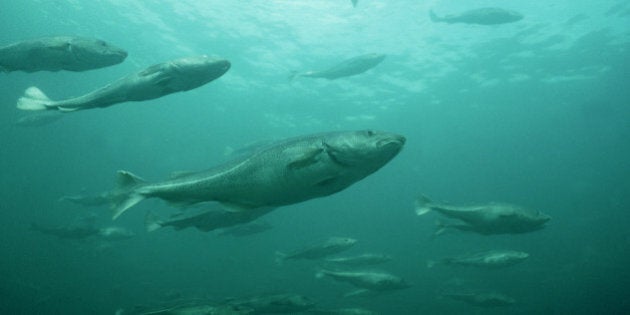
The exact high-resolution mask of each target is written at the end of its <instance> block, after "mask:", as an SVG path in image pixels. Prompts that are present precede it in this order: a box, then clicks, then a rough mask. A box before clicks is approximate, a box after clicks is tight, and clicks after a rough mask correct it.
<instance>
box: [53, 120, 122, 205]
mask: <svg viewBox="0 0 630 315" xmlns="http://www.w3.org/2000/svg"><path fill="white" fill-rule="evenodd" d="M51 113H55V114H57V115H61V114H58V113H56V112H51ZM111 198H112V196H111V194H110V193H109V192H105V193H101V194H98V195H72V196H62V197H61V198H59V201H67V202H71V203H74V204H78V205H82V206H87V207H98V206H104V205H109V204H110V203H111Z"/></svg>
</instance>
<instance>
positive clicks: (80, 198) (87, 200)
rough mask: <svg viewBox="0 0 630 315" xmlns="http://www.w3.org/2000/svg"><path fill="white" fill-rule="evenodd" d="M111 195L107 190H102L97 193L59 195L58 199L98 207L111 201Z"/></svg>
mask: <svg viewBox="0 0 630 315" xmlns="http://www.w3.org/2000/svg"><path fill="white" fill-rule="evenodd" d="M111 197H112V196H110V193H109V192H104V193H101V194H98V195H93V196H92V195H67V196H61V197H60V198H59V201H67V202H71V203H74V204H78V205H81V206H86V207H99V206H106V205H109V204H110V203H111Z"/></svg>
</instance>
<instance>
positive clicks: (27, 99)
mask: <svg viewBox="0 0 630 315" xmlns="http://www.w3.org/2000/svg"><path fill="white" fill-rule="evenodd" d="M229 69H230V62H229V61H227V60H225V59H220V58H214V57H208V56H206V55H200V56H192V57H185V58H180V59H175V60H171V61H167V62H164V63H160V64H156V65H153V66H150V67H148V68H146V69H144V70H141V71H138V72H135V73H132V74H129V75H127V76H124V77H122V78H120V79H118V80H116V81H114V82H112V83H110V84H107V85H105V86H103V87H101V88H98V89H96V90H94V91H92V92H89V93H87V94H84V95H81V96H78V97H73V98H69V99H65V100H60V101H53V100H51V99H50V98H48V96H46V94H44V92H42V91H41V90H40V89H38V88H37V87H34V86H31V87H29V88H27V89H26V91H25V92H24V96H22V97H21V98H20V99H18V102H17V108H18V109H21V110H33V111H37V110H57V111H60V112H63V113H66V112H73V111H78V110H85V109H91V108H104V107H109V106H112V105H115V104H119V103H125V102H140V101H146V100H151V99H156V98H159V97H162V96H165V95H169V94H172V93H176V92H183V91H188V90H191V89H194V88H197V87H200V86H202V85H204V84H206V83H209V82H210V81H213V80H215V79H218V78H219V77H221V76H222V75H223V74H225V73H226V72H227V71H228V70H229Z"/></svg>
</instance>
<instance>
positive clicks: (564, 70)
mask: <svg viewBox="0 0 630 315" xmlns="http://www.w3.org/2000/svg"><path fill="white" fill-rule="evenodd" d="M486 6H500V7H504V8H506V9H510V10H515V11H518V12H520V13H522V14H523V15H524V18H523V19H522V20H521V21H518V22H515V23H510V24H504V25H492V26H484V25H470V24H446V23H433V22H431V20H430V19H429V16H428V12H429V10H430V9H433V10H435V11H436V12H437V13H439V14H441V15H445V14H450V13H457V12H462V11H465V10H469V9H474V8H478V7H486ZM0 7H1V8H0V29H2V32H0V46H2V45H5V44H9V43H12V42H16V41H20V40H25V39H31V38H37V37H42V36H56V35H76V36H86V37H95V38H100V39H103V40H106V41H108V42H111V43H113V44H115V45H117V46H119V47H122V48H124V49H126V50H127V51H128V52H129V57H128V58H127V59H126V60H125V62H123V63H122V64H120V65H116V66H112V67H108V68H103V69H98V70H92V71H88V72H81V73H74V72H56V73H54V72H38V73H28V74H27V73H20V72H15V73H9V74H0V92H1V93H0V101H1V103H2V104H4V106H2V108H0V174H1V175H0V188H1V189H0V200H1V202H0V205H1V206H0V208H1V217H0V218H1V219H0V220H1V221H0V222H2V228H0V235H1V239H2V241H1V242H0V257H2V258H1V259H0V279H2V280H1V281H0V313H3V314H113V313H114V312H116V311H117V310H120V309H124V310H129V309H132V308H133V307H134V305H152V304H155V305H160V304H161V303H164V302H165V301H168V300H169V299H174V298H180V297H181V298H192V297H207V298H212V299H216V300H221V299H226V298H230V297H242V296H254V295H262V294H270V293H283V292H289V293H297V294H301V295H305V296H308V297H310V298H312V299H313V300H315V301H316V302H317V304H318V307H322V308H327V309H328V308H338V307H351V306H352V307H362V308H366V309H371V310H373V311H376V312H379V313H381V314H449V313H451V314H454V313H459V314H470V313H484V314H485V313H488V314H542V313H546V314H567V313H573V314H622V313H626V312H628V310H629V309H630V299H629V298H628V294H627V292H628V289H629V288H630V269H629V268H628V266H629V265H630V255H629V254H628V253H629V252H630V251H629V250H630V229H628V226H629V223H630V215H629V214H628V213H627V212H628V210H629V209H630V181H629V178H630V162H629V161H630V142H629V139H630V106H629V105H630V89H629V88H628V86H629V83H628V82H629V81H630V64H629V62H628V56H629V55H630V51H629V48H630V27H629V25H630V24H629V23H630V3H626V1H616V0H606V1H597V2H593V1H590V2H589V1H577V2H576V1H566V0H554V1H546V2H544V3H543V2H542V1H524V0H520V1H510V2H506V3H504V2H503V1H496V0H495V1H491V0H487V1H485V0H484V1H465V3H463V2H461V1H455V0H435V1H408V0H404V1H403V0H400V1H377V0H373V1H371V0H360V1H359V2H358V4H357V6H356V8H353V6H352V4H351V2H350V1H345V0H326V1H324V0H322V1H288V0H285V1H263V0H255V1H214V0H213V1H201V0H196V1H193V0H187V1H166V0H165V1H123V0H108V1H105V0H104V1H77V0H67V1H62V0H55V1H44V0H40V1H36V0H32V1H17V0H15V1H11V0H5V1H3V2H2V4H0ZM365 53H383V54H386V55H387V57H386V59H385V60H384V61H383V62H382V63H381V64H379V65H378V66H377V67H375V68H374V69H371V70H369V71H368V72H366V73H363V74H361V75H357V76H352V77H347V78H341V79H338V80H333V81H329V80H325V79H311V78H297V79H295V80H292V81H291V80H289V79H288V76H289V73H290V72H291V71H293V70H298V71H304V70H310V69H323V68H326V67H329V66H331V65H334V64H336V63H338V62H339V61H341V60H344V59H347V58H350V57H354V56H357V55H361V54H365ZM197 54H209V55H216V56H220V57H222V58H226V59H228V60H230V62H231V63H232V68H231V69H230V70H229V71H228V72H227V73H226V74H225V75H224V76H223V77H221V78H219V79H217V80H216V81H213V82H211V83H209V84H208V85H205V86H202V87H200V88H198V89H195V90H191V91H188V92H185V93H177V94H173V95H169V96H166V97H163V98H159V99H156V100H151V101H146V102H141V103H124V104H120V105H116V106H114V107H110V108H106V109H94V110H86V111H81V112H77V113H71V114H68V115H67V117H63V119H61V120H60V121H57V122H55V123H53V124H49V125H46V126H40V127H21V126H17V125H15V124H14V122H15V121H16V120H17V119H19V118H20V117H21V115H24V113H23V112H21V111H19V110H17V109H16V108H15V103H16V100H17V99H18V98H19V97H20V96H21V95H22V93H23V92H24V90H25V89H26V88H27V87H29V86H37V87H39V88H41V89H42V90H43V91H46V93H47V94H48V95H49V96H50V97H51V98H53V99H62V98H67V97H70V96H77V95H81V94H84V93H86V92H88V91H91V90H93V89H95V88H97V87H100V86H102V85H104V84H106V83H108V82H110V81H112V80H115V79H117V78H119V77H121V76H123V75H126V74H128V73H131V72H133V71H137V70H139V69H142V68H145V67H147V66H150V65H152V64H156V63H160V62H163V61H166V60H170V59H175V58H179V57H183V56H189V55H197ZM368 128H371V129H378V130H386V131H391V132H396V133H400V134H402V135H405V136H406V137H407V143H406V145H405V148H404V149H403V151H402V152H401V153H400V154H399V156H397V157H396V158H395V159H394V160H393V161H392V162H390V163H389V164H388V165H386V166H385V167H384V168H383V169H381V170H379V171H378V172H376V173H375V174H373V175H371V176H369V177H367V178H366V179H365V180H363V181H360V182H358V183H357V184H355V185H353V186H351V187H350V188H349V189H347V190H344V191H342V192H340V193H338V194H335V195H332V196H330V197H326V198H321V199H314V200H310V201H307V202H304V203H300V204H295V205H291V206H286V207H281V208H279V209H277V210H275V211H273V212H271V213H270V214H268V215H266V216H264V217H262V218H261V219H260V220H262V221H265V222H267V223H269V224H270V225H271V226H273V228H272V229H270V230H268V231H265V232H263V233H259V234H255V235H251V236H247V237H230V236H218V235H216V233H202V232H199V231H196V230H193V229H187V230H182V231H174V230H172V229H170V228H165V229H162V230H159V231H156V232H152V233H147V232H146V231H145V227H144V216H145V213H146V212H147V211H149V210H150V211H154V212H156V213H158V214H160V215H161V216H165V217H166V216H168V215H169V214H171V213H174V212H176V211H177V209H174V208H172V207H170V206H168V205H167V204H165V203H163V202H161V201H159V200H147V201H145V202H143V203H141V204H139V205H138V206H136V207H134V208H133V209H131V210H129V211H128V212H127V213H125V215H123V216H122V217H121V218H119V219H118V220H116V221H114V222H113V223H112V221H111V213H110V211H109V210H108V208H107V207H100V208H99V207H97V208H85V207H81V206H79V205H74V204H71V203H67V202H59V201H58V199H59V197H61V196H63V195H68V194H77V193H85V194H97V193H100V192H102V191H106V190H109V189H111V188H112V187H113V184H114V175H115V172H116V171H117V170H119V169H124V170H130V171H132V172H134V173H135V174H139V175H140V176H142V177H144V178H147V179H149V180H159V179H163V178H165V177H167V176H168V174H170V173H171V172H173V171H182V170H202V169H206V168H209V167H211V166H214V165H217V164H220V163H222V162H224V161H226V160H228V159H229V158H230V154H229V153H230V152H232V151H233V150H237V149H239V148H241V147H246V146H248V145H251V144H252V143H257V142H260V141H270V140H278V139H284V138H287V137H292V136H299V135H305V134H311V133H316V132H323V131H334V130H355V129H368ZM419 193H423V194H426V195H427V196H430V197H431V198H433V199H435V200H439V201H447V202H451V203H453V204H467V203H486V202H491V201H503V202H510V203H514V204H518V205H523V206H526V207H529V208H533V209H539V210H541V211H544V212H545V213H547V214H549V215H551V216H552V217H553V219H552V220H551V221H550V222H549V223H548V224H547V227H546V228H545V229H542V230H540V231H536V232H532V233H527V234H520V235H496V236H480V235H476V234H472V233H464V232H449V233H445V234H444V235H440V236H437V237H433V233H434V231H435V221H436V219H437V218H438V216H437V215H434V214H430V215H427V216H423V217H418V216H416V215H415V214H414V211H413V201H414V198H415V197H416V196H417V195H418V194H419ZM87 216H97V220H98V223H99V224H102V225H110V224H116V225H117V226H123V227H126V228H128V229H131V230H133V231H134V232H135V233H136V236H135V237H134V238H132V239H129V240H125V241H120V242H101V241H98V240H90V239H88V240H60V239H58V238H55V237H52V236H49V235H44V234H42V233H37V232H35V231H31V230H29V226H30V225H31V224H32V223H38V224H45V225H50V226H63V225H64V224H71V223H72V222H76V221H77V220H81V218H83V217H87ZM329 236H347V237H353V238H356V239H357V240H359V242H358V243H357V244H356V245H355V246H354V247H353V248H352V249H351V250H349V251H348V252H347V254H360V253H363V252H372V253H385V254H388V255H391V256H393V257H394V259H393V260H392V261H391V262H389V263H387V264H385V265H382V266H378V269H382V270H386V271H388V272H391V273H393V274H396V275H399V276H401V277H403V278H405V279H406V280H407V281H408V282H409V283H411V284H412V285H413V286H412V287H411V288H408V289H405V290H400V291H396V292H392V293H388V294H383V295H379V296H376V297H369V298H361V297H354V298H343V297H342V296H343V295H344V294H345V293H346V292H348V291H350V290H351V289H352V287H351V286H350V285H348V284H343V283H338V282H335V281H332V280H330V279H316V277H315V273H316V272H317V270H318V268H319V264H318V263H317V262H308V261H297V262H290V263H289V262H287V263H285V264H282V265H278V264H276V262H275V260H274V258H275V256H274V253H275V252H276V251H285V250H291V249H295V248H300V247H303V246H305V245H308V244H311V243H314V242H317V241H320V240H322V239H325V238H327V237H329ZM490 249H514V250H522V251H525V252H528V253H530V255H531V257H530V258H529V259H528V260H527V261H525V262H523V263H522V264H519V265H516V266H513V267H510V268H506V269H503V270H490V271H488V270H477V269H470V268H450V267H439V268H438V267H435V268H430V269H429V268H427V266H426V261H427V260H432V259H439V258H441V257H447V256H457V255H460V254H465V253H471V252H477V251H481V250H490ZM449 292H500V293H502V294H505V295H508V296H511V297H513V298H514V299H516V303H514V304H513V305H510V306H506V307H500V308H490V309H487V308H480V307H476V306H471V305H467V304H465V303H462V302H459V301H454V300H451V299H448V298H445V297H444V296H442V295H443V294H444V293H449Z"/></svg>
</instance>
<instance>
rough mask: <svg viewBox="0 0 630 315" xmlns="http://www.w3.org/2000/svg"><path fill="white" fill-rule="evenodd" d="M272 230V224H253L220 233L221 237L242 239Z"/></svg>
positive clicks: (242, 225)
mask: <svg viewBox="0 0 630 315" xmlns="http://www.w3.org/2000/svg"><path fill="white" fill-rule="evenodd" d="M231 213H232V212H231ZM271 228H273V226H271V224H269V223H267V222H251V223H246V224H241V225H237V226H235V227H231V228H227V229H224V230H222V231H221V232H219V235H221V236H228V235H230V236H234V237H242V236H249V235H253V234H258V233H262V232H265V231H267V230H269V229H271Z"/></svg>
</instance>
